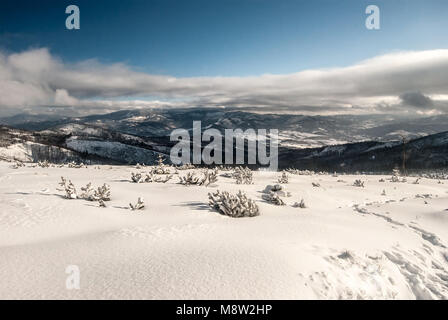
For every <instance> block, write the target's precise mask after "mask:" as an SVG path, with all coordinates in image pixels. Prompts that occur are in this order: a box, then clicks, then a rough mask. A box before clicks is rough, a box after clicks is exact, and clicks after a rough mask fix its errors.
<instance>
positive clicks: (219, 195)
mask: <svg viewBox="0 0 448 320" xmlns="http://www.w3.org/2000/svg"><path fill="white" fill-rule="evenodd" d="M208 198H209V200H210V201H209V205H210V207H212V208H213V209H215V210H217V211H218V212H219V213H221V214H223V215H226V216H229V217H232V218H242V217H255V216H258V215H259V214H260V210H259V208H258V206H257V204H256V203H255V201H253V200H251V199H249V198H247V196H246V195H245V194H244V193H243V192H241V191H239V192H238V193H237V194H236V195H232V194H229V193H228V192H227V191H224V192H220V191H219V190H218V191H217V192H215V193H209V194H208Z"/></svg>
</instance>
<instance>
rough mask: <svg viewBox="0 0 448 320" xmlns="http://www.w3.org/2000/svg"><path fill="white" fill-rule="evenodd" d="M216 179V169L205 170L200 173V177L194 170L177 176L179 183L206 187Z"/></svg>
mask: <svg viewBox="0 0 448 320" xmlns="http://www.w3.org/2000/svg"><path fill="white" fill-rule="evenodd" d="M216 181H218V170H217V169H215V170H206V171H204V172H203V173H202V177H200V176H198V175H196V173H194V172H188V173H187V175H185V176H179V183H180V184H183V185H185V186H191V185H197V186H205V187H208V186H209V185H211V184H212V183H215V182H216Z"/></svg>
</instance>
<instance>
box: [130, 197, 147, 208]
mask: <svg viewBox="0 0 448 320" xmlns="http://www.w3.org/2000/svg"><path fill="white" fill-rule="evenodd" d="M144 207H145V203H144V202H143V198H141V197H139V198H138V199H137V203H136V204H132V203H129V208H130V209H131V210H132V211H134V210H141V209H143V208H144Z"/></svg>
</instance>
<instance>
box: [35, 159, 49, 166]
mask: <svg viewBox="0 0 448 320" xmlns="http://www.w3.org/2000/svg"><path fill="white" fill-rule="evenodd" d="M37 165H38V166H39V167H41V168H49V167H50V163H49V162H48V161H47V160H44V161H38V162H37Z"/></svg>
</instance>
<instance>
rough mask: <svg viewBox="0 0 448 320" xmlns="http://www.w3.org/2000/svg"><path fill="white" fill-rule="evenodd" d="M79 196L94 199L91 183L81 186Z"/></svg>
mask: <svg viewBox="0 0 448 320" xmlns="http://www.w3.org/2000/svg"><path fill="white" fill-rule="evenodd" d="M81 191H82V193H81V198H82V199H86V200H88V201H95V196H94V193H95V190H94V189H93V188H92V183H91V182H89V183H88V184H87V185H86V186H85V187H81Z"/></svg>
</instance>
